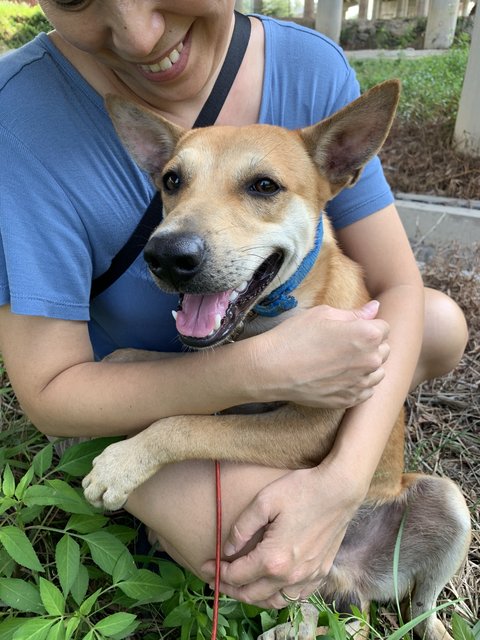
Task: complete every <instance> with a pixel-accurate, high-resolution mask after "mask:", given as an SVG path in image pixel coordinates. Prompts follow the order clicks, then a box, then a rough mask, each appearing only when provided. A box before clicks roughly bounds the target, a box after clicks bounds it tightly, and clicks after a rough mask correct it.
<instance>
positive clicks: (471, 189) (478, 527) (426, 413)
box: [382, 122, 480, 620]
mask: <svg viewBox="0 0 480 640" xmlns="http://www.w3.org/2000/svg"><path fill="white" fill-rule="evenodd" d="M451 137H452V131H451V128H450V127H449V126H448V125H447V124H446V123H441V122H440V123H437V125H436V126H432V125H430V126H426V127H425V128H420V127H418V126H416V125H415V124H412V123H409V124H403V125H400V124H398V123H397V125H396V127H395V129H394V131H393V132H392V134H391V136H390V139H389V140H388V141H387V143H386V146H385V148H384V150H383V152H382V161H383V164H384V169H385V173H386V175H387V177H388V179H389V181H390V184H391V185H392V188H393V189H394V191H399V192H406V193H422V194H431V195H437V196H442V197H451V198H458V199H465V200H478V201H480V159H477V160H471V159H468V158H465V157H462V156H461V155H459V154H458V153H456V152H455V151H454V150H453V149H452V148H451V144H450V140H451ZM477 206H478V205H477ZM425 249H427V250H426V251H425ZM425 256H427V258H425ZM417 259H418V261H419V264H420V267H421V269H422V273H423V277H424V281H425V284H427V285H429V286H431V287H434V288H436V289H440V290H442V291H445V292H446V293H448V294H449V295H450V296H451V297H452V298H453V299H454V300H456V301H457V303H458V304H459V305H460V307H462V309H463V311H464V313H465V315H466V318H467V321H468V325H469V331H470V338H469V342H468V346H467V350H466V352H465V355H464V357H463V359H462V361H461V363H460V365H459V367H458V368H457V369H456V370H455V371H454V372H452V373H451V374H450V375H448V376H446V377H444V378H441V379H438V380H435V381H433V382H431V383H426V384H423V385H422V386H421V387H420V388H419V389H417V390H416V391H415V393H412V394H411V395H410V396H409V398H408V401H407V407H408V415H409V423H408V435H407V464H408V468H409V469H411V470H419V469H421V470H423V471H425V472H427V473H438V474H441V475H445V476H448V477H450V478H451V479H453V480H455V481H456V482H457V483H458V484H459V485H460V486H461V487H462V489H463V492H464V494H465V497H466V500H467V503H468V505H469V507H470V510H471V513H472V523H473V529H474V532H473V540H472V545H471V550H470V553H469V557H468V560H467V563H466V565H465V568H464V570H463V572H462V573H461V575H460V576H459V577H458V579H455V581H453V582H452V584H451V585H449V587H448V588H447V589H446V591H445V593H444V595H445V596H446V597H448V598H450V599H456V598H465V601H464V602H463V603H461V604H460V605H459V610H460V611H462V610H463V612H464V613H465V614H466V616H467V618H469V619H470V620H476V619H478V617H479V611H480V489H479V488H480V247H479V246H472V247H468V248H465V247H459V246H457V245H456V244H455V243H454V242H452V243H449V244H445V245H444V246H435V247H427V248H425V247H419V248H418V252H417Z"/></svg>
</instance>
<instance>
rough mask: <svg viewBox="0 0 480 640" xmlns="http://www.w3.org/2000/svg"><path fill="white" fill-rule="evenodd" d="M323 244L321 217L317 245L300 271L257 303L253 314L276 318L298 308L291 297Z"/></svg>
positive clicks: (309, 269)
mask: <svg viewBox="0 0 480 640" xmlns="http://www.w3.org/2000/svg"><path fill="white" fill-rule="evenodd" d="M322 242H323V216H322V215H321V216H320V219H319V221H318V225H317V230H316V233H315V243H314V245H313V248H312V249H311V250H310V251H309V253H307V255H306V256H305V258H304V259H303V260H302V262H301V264H300V266H299V267H298V269H297V270H296V271H295V273H293V274H292V275H291V276H290V278H289V279H288V280H287V281H286V282H284V283H283V284H281V285H280V286H279V287H277V288H276V289H274V290H273V291H272V292H271V293H269V294H268V295H267V296H266V297H265V298H264V299H263V300H261V301H260V302H259V303H257V304H256V305H255V306H254V308H253V312H254V313H256V314H257V315H259V316H265V317H267V318H273V317H275V316H278V315H280V314H281V313H284V312H285V311H289V310H290V309H294V308H295V307H296V306H297V304H298V303H297V299H296V298H295V296H293V295H291V293H292V291H294V290H295V289H296V288H297V287H298V286H299V285H300V284H301V283H302V282H303V280H304V279H305V278H306V277H307V275H308V274H309V273H310V271H311V269H312V267H313V265H314V264H315V262H316V260H317V257H318V254H319V252H320V249H321V246H322Z"/></svg>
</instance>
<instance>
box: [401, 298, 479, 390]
mask: <svg viewBox="0 0 480 640" xmlns="http://www.w3.org/2000/svg"><path fill="white" fill-rule="evenodd" d="M467 341H468V327H467V323H466V320H465V316H464V314H463V311H462V310H461V309H460V307H459V306H458V304H457V303H456V302H454V300H452V299H451V298H450V297H449V296H447V295H446V294H444V293H442V292H440V291H436V290H434V289H429V288H426V289H425V328H424V335H423V344H422V350H421V353H420V358H419V362H418V365H417V371H416V374H415V378H414V384H413V386H416V385H417V384H419V383H421V382H423V381H425V380H430V379H431V378H436V377H438V376H442V375H445V374H446V373H448V372H450V371H452V369H454V368H455V367H456V366H457V365H458V363H459V362H460V360H461V358H462V356H463V353H464V351H465V347H466V345H467Z"/></svg>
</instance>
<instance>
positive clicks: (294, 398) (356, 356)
mask: <svg viewBox="0 0 480 640" xmlns="http://www.w3.org/2000/svg"><path fill="white" fill-rule="evenodd" d="M378 308H379V303H378V302H377V301H374V300H373V301H371V302H369V303H368V304H366V305H365V306H364V307H362V308H361V309H358V310H354V311H347V310H342V309H334V308H332V307H328V306H325V305H322V306H319V307H314V308H312V309H309V310H307V311H303V312H301V313H298V314H297V315H295V316H294V317H292V318H289V319H288V320H285V321H284V322H282V323H280V324H279V325H278V326H276V327H275V328H274V329H272V330H271V331H268V332H267V333H264V334H262V336H261V340H262V341H263V342H262V344H261V346H260V348H259V353H258V362H257V366H258V368H259V370H260V371H262V370H263V371H265V375H264V377H263V380H265V381H266V385H270V388H269V389H268V388H267V389H265V386H264V387H263V388H262V389H261V393H267V395H269V396H270V395H271V396H272V397H269V398H268V399H269V400H270V399H274V400H287V401H291V402H296V403H298V404H303V405H308V406H315V407H321V408H328V409H346V408H348V407H352V406H355V405H357V404H360V403H361V402H364V401H365V400H367V399H368V398H370V396H372V394H373V391H374V387H375V386H376V385H377V384H378V383H379V382H381V380H383V378H384V375H385V371H384V369H383V364H384V362H385V361H386V359H387V358H388V355H389V353H390V348H389V345H388V342H387V338H388V334H389V325H388V324H387V323H386V322H385V321H383V320H378V319H375V318H376V315H377V312H378ZM259 377H260V376H259ZM259 392H260V391H259ZM263 400H265V398H263Z"/></svg>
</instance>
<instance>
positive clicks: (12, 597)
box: [0, 578, 45, 614]
mask: <svg viewBox="0 0 480 640" xmlns="http://www.w3.org/2000/svg"><path fill="white" fill-rule="evenodd" d="M0 600H3V602H4V603H5V604H6V605H7V606H8V607H11V608H12V609H17V611H28V612H29V613H39V614H43V613H45V608H44V606H43V604H42V600H41V598H40V592H39V590H38V587H36V586H35V585H33V584H30V583H29V582H25V581H24V580H20V579H19V578H0Z"/></svg>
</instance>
